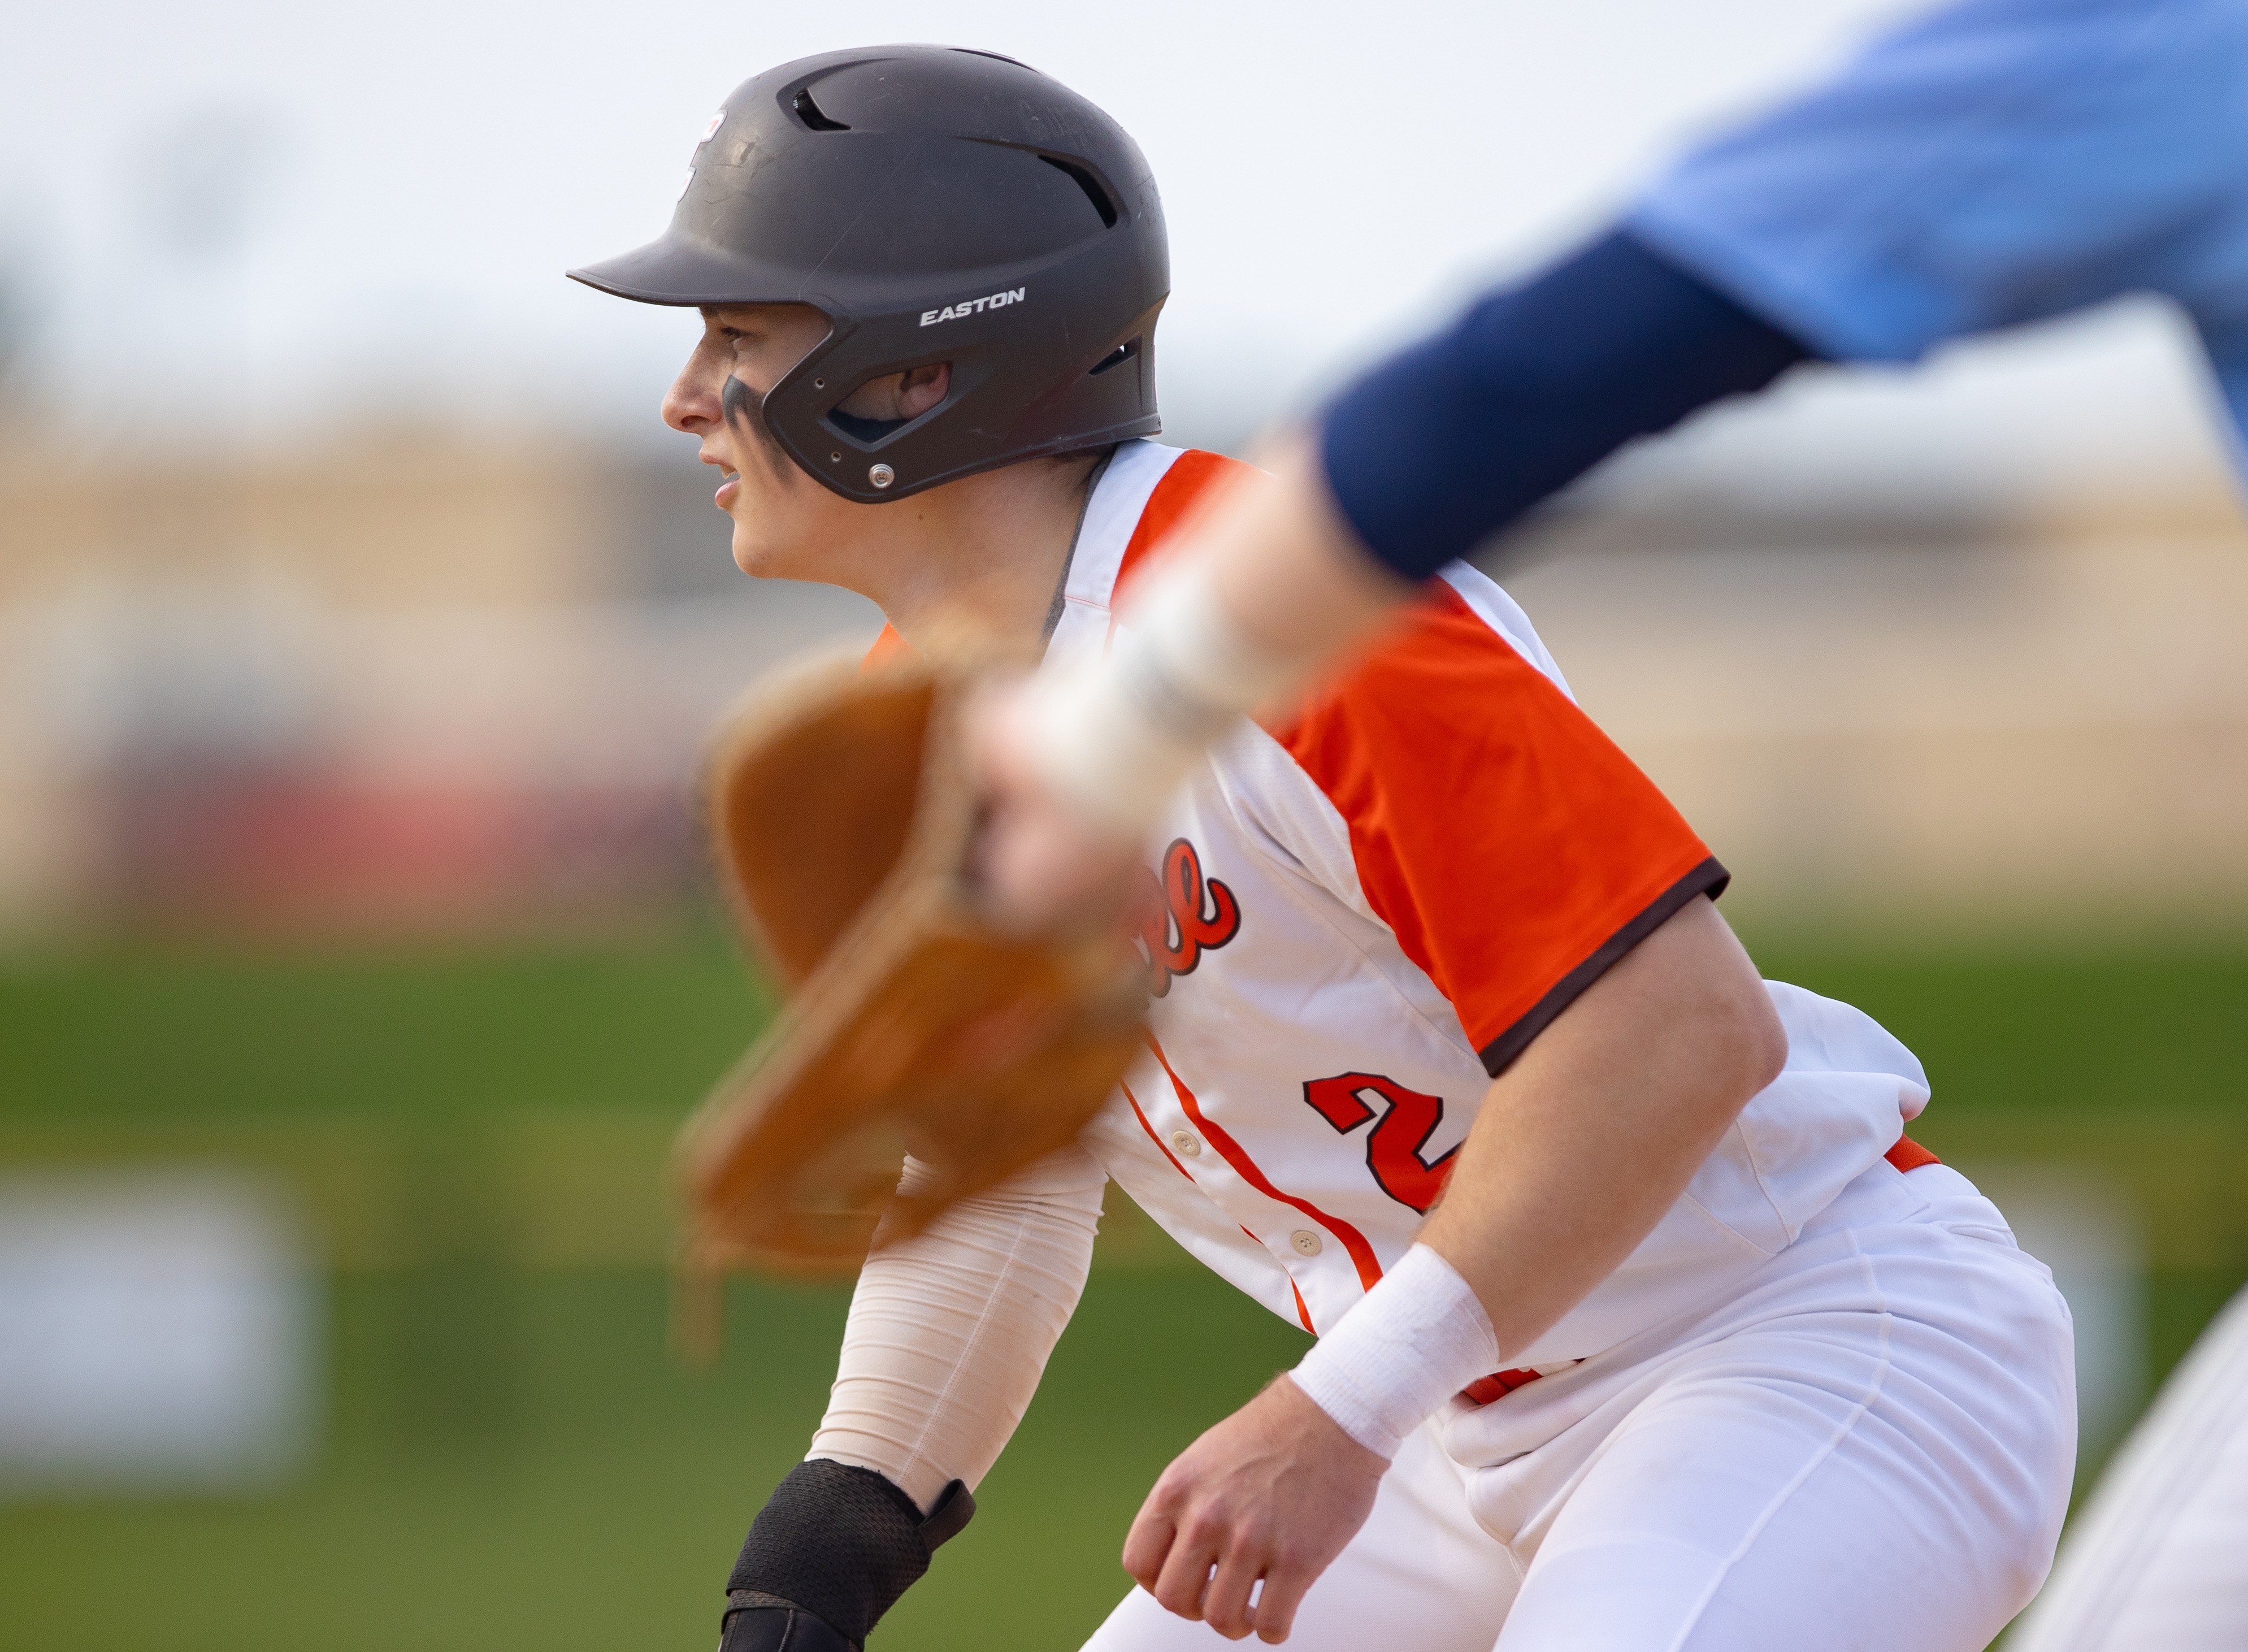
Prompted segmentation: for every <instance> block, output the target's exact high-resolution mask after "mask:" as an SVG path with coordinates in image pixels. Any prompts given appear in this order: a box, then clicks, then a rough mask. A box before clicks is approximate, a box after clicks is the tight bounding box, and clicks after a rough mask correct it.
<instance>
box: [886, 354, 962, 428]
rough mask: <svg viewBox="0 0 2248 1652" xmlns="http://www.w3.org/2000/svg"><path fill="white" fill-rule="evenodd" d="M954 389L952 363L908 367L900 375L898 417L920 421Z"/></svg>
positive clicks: (941, 362)
mask: <svg viewBox="0 0 2248 1652" xmlns="http://www.w3.org/2000/svg"><path fill="white" fill-rule="evenodd" d="M951 387H952V363H950V362H949V361H936V362H932V363H930V364H929V366H927V367H908V368H907V369H906V370H905V371H904V372H903V373H901V374H899V375H898V417H900V418H901V419H918V418H920V417H921V415H922V414H924V413H927V412H928V411H929V409H930V408H933V407H935V406H936V404H937V403H938V402H940V401H943V400H944V393H945V392H946V391H947V390H949V389H950V388H951Z"/></svg>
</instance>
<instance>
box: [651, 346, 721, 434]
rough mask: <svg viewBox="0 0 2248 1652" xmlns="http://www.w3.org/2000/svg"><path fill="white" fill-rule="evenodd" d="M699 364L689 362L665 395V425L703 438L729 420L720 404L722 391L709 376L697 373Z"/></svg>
mask: <svg viewBox="0 0 2248 1652" xmlns="http://www.w3.org/2000/svg"><path fill="white" fill-rule="evenodd" d="M696 365H697V364H696V363H695V362H692V361H689V363H688V364H687V366H686V367H685V368H683V369H682V371H681V373H680V374H679V376H678V377H677V378H676V379H674V380H672V381H671V387H670V388H669V389H668V390H667V391H665V392H664V393H663V422H664V423H666V424H668V425H669V426H670V427H671V428H673V429H675V430H680V431H684V432H685V433H686V434H687V435H702V434H703V433H704V432H706V431H709V430H714V429H716V428H718V427H719V426H720V425H721V424H722V423H723V422H724V418H725V414H724V409H723V408H722V407H721V406H720V404H719V400H718V387H717V385H716V382H715V381H713V380H711V379H710V375H709V374H700V373H697V372H696Z"/></svg>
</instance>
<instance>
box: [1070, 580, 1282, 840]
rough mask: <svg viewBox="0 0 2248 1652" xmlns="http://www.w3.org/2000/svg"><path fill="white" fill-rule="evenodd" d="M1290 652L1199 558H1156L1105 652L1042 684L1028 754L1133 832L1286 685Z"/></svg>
mask: <svg viewBox="0 0 2248 1652" xmlns="http://www.w3.org/2000/svg"><path fill="white" fill-rule="evenodd" d="M1296 663H1297V662H1295V661H1291V660H1288V659H1286V658H1285V657H1283V656H1282V655H1278V654H1277V653H1275V652H1273V651H1272V650H1271V649H1269V648H1265V646H1264V645H1263V644H1261V643H1259V642H1258V641H1256V640H1255V639H1254V638H1252V637H1251V636H1249V635H1248V634H1246V633H1245V632H1244V631H1243V630H1242V629H1241V627H1239V626H1238V625H1237V624H1236V623H1235V622H1234V620H1233V617H1232V615H1231V614H1229V613H1227V612H1226V610H1225V607H1224V606H1223V603H1221V602H1220V601H1219V600H1218V596H1217V589H1216V586H1214V584H1213V583H1212V581H1211V579H1210V573H1209V571H1208V569H1207V566H1205V565H1204V564H1203V562H1202V561H1201V560H1200V559H1190V560H1189V561H1187V562H1185V563H1183V564H1180V565H1175V566H1169V567H1166V568H1162V569H1161V570H1159V571H1158V572H1156V573H1155V575H1154V576H1153V577H1152V578H1151V579H1149V580H1148V583H1147V585H1146V586H1144V587H1143V588H1142V589H1141V593H1140V594H1139V596H1138V598H1137V599H1136V600H1134V602H1133V603H1132V605H1131V607H1130V609H1129V610H1128V612H1127V613H1126V614H1124V615H1123V616H1122V617H1121V620H1120V623H1119V628H1118V630H1117V632H1116V634H1115V636H1114V639H1113V641H1112V642H1111V644H1110V647H1109V649H1108V655H1107V658H1106V659H1105V660H1101V661H1097V662H1091V661H1089V662H1087V663H1086V665H1084V666H1082V667H1080V668H1077V669H1075V670H1064V671H1062V672H1060V673H1058V674H1057V677H1056V680H1055V681H1054V682H1052V685H1051V686H1049V687H1047V688H1046V689H1045V690H1044V691H1043V693H1042V694H1041V696H1040V697H1039V700H1038V703H1037V705H1036V709H1035V710H1034V712H1033V714H1032V719H1031V739H1032V741H1033V743H1034V744H1033V756H1034V758H1035V760H1036V762H1037V764H1038V768H1039V771H1040V772H1041V773H1042V774H1043V775H1044V776H1045V780H1046V783H1047V784H1048V785H1051V786H1052V787H1053V788H1054V790H1055V791H1057V792H1059V793H1060V794H1061V795H1062V796H1063V797H1065V798H1066V799H1069V800H1070V801H1071V802H1073V803H1074V804H1076V805H1078V806H1079V808H1081V809H1083V810H1085V812H1086V813H1088V814H1090V815H1092V816H1093V818H1094V819H1098V820H1100V822H1101V823H1102V824H1104V825H1106V826H1110V827H1112V828H1113V829H1114V830H1115V831H1116V832H1117V833H1119V834H1120V835H1122V836H1127V837H1137V836H1139V835H1140V834H1141V833H1143V832H1145V831H1146V830H1147V829H1148V827H1149V826H1153V825H1154V824H1155V820H1156V819H1157V817H1158V816H1160V815H1161V813H1162V810H1163V807H1164V805H1166V804H1168V803H1169V801H1170V796H1171V793H1172V792H1173V791H1174V790H1175V789H1176V788H1177V786H1178V784H1179V782H1180V781H1181V780H1182V779H1183V778H1186V775H1187V771H1189V770H1190V769H1191V768H1193V766H1194V765H1195V764H1196V761H1197V760H1198V759H1199V758H1200V757H1201V756H1202V754H1203V751H1205V750H1206V749H1208V747H1209V745H1210V742H1211V741H1213V740H1215V739H1216V738H1217V737H1218V736H1219V735H1221V734H1223V732H1224V731H1225V729H1226V726H1227V725H1228V724H1229V723H1231V722H1232V721H1233V720H1234V719H1235V718H1236V717H1237V716H1241V715H1243V714H1244V712H1248V711H1251V710H1253V709H1256V707H1257V706H1258V704H1259V703H1262V702H1264V701H1265V700H1266V699H1268V698H1269V697H1271V696H1272V695H1273V694H1274V693H1276V692H1278V690H1279V689H1282V688H1285V686H1286V685H1287V683H1288V682H1289V680H1290V679H1291V678H1292V677H1293V676H1294V675H1295V674H1296Z"/></svg>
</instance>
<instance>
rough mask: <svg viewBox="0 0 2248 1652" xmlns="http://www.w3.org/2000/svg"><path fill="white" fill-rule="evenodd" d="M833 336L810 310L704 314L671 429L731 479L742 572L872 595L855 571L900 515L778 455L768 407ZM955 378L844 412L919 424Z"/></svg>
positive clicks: (724, 486)
mask: <svg viewBox="0 0 2248 1652" xmlns="http://www.w3.org/2000/svg"><path fill="white" fill-rule="evenodd" d="M826 336H827V318H826V316H824V315H822V314H820V312H819V311H817V310H814V309H812V308H811V307H810V306H809V305H800V304H745V305H725V306H723V307H717V308H712V309H708V310H705V311H704V312H702V338H701V339H698V340H697V341H696V346H695V351H694V353H693V354H691V355H689V357H688V358H687V366H686V367H685V368H683V369H682V371H681V373H680V374H679V377H678V379H677V380H676V381H675V382H674V383H673V385H672V387H671V389H670V392H669V394H667V395H666V396H665V397H664V399H663V420H664V422H665V423H666V424H668V425H669V426H670V427H671V428H673V429H675V430H683V431H685V432H687V433H688V434H689V435H695V436H699V437H701V438H702V463H705V464H708V465H713V466H716V467H717V468H718V469H719V470H722V471H723V472H724V477H725V479H724V480H723V481H722V482H721V483H719V484H718V490H717V492H716V496H715V500H716V504H717V506H718V508H719V509H720V510H721V511H724V512H725V513H726V514H727V515H728V516H730V517H731V518H733V519H734V561H735V562H736V564H737V565H738V566H740V568H741V570H742V572H744V573H750V574H755V575H757V576H758V577H759V578H761V579H821V580H826V581H827V582H828V583H830V584H834V585H848V586H853V587H854V588H861V589H863V588H865V587H864V586H863V584H862V581H861V579H860V578H859V577H854V576H855V575H857V573H858V572H859V571H858V570H855V569H854V568H853V566H852V564H853V561H854V559H856V558H858V557H860V556H870V555H874V554H875V553H876V545H875V543H874V541H876V540H879V539H880V538H882V537H883V536H881V535H879V534H874V533H872V532H870V530H873V529H874V528H875V527H876V525H877V524H881V523H888V524H890V525H892V526H895V525H896V518H895V515H894V510H893V511H891V513H890V514H888V515H885V514H883V513H884V511H885V507H883V506H881V505H871V504H856V503H854V502H853V501H851V500H849V499H846V498H843V497H840V495H837V494H834V493H831V492H829V491H828V490H826V488H824V487H822V486H820V485H819V483H817V482H814V481H813V480H812V478H811V477H810V476H806V475H805V474H804V472H803V470H801V469H800V468H798V465H797V463H796V462H795V461H794V460H792V459H791V458H790V457H789V456H787V455H786V454H785V453H784V452H782V451H781V449H779V448H778V446H776V445H775V443H774V442H773V440H772V437H771V435H768V434H767V433H766V430H765V428H764V421H763V420H761V419H760V418H759V417H758V416H757V400H758V398H760V397H762V396H763V395H764V393H765V392H766V391H768V390H770V389H771V388H772V387H773V386H774V385H775V384H776V383H778V381H779V380H780V378H781V375H782V374H785V373H786V372H787V371H788V370H789V369H790V368H791V367H794V366H795V365H796V364H797V363H798V362H799V361H801V360H804V357H805V353H806V352H807V351H809V350H811V349H812V347H813V346H815V345H817V344H818V343H819V341H820V340H821V339H824V338H826ZM949 380H950V374H949V368H948V367H943V366H938V367H916V368H915V369H914V370H913V371H912V372H910V373H904V374H894V375H892V376H891V377H889V378H888V379H883V380H877V381H875V382H874V383H872V384H867V385H865V386H862V387H860V389H859V390H858V391H857V392H856V393H855V394H853V395H852V396H851V397H850V398H849V399H847V400H846V401H845V402H844V403H843V407H844V409H845V410H846V412H850V413H853V414H856V415H859V416H860V417H863V418H871V419H901V418H913V417H915V416H916V415H919V414H922V413H924V412H926V411H928V410H929V408H933V407H935V406H936V404H937V403H938V402H939V401H942V400H943V399H944V393H945V390H946V389H947V387H948V386H949Z"/></svg>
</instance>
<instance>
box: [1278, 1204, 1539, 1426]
mask: <svg viewBox="0 0 2248 1652" xmlns="http://www.w3.org/2000/svg"><path fill="white" fill-rule="evenodd" d="M1499 1363H1500V1361H1499V1354H1498V1336H1497V1335H1496V1334H1495V1333H1493V1332H1492V1330H1491V1316H1490V1315H1489V1314H1487V1313H1484V1308H1483V1304H1482V1303H1481V1302H1479V1301H1477V1299H1476V1293H1475V1292H1473V1291H1471V1290H1470V1289H1469V1288H1468V1282H1467V1281H1466V1280H1465V1279H1463V1278H1460V1276H1459V1273H1458V1272H1457V1271H1456V1269H1455V1268H1454V1267H1453V1266H1452V1265H1451V1264H1450V1263H1449V1262H1447V1261H1445V1260H1444V1258H1442V1257H1440V1256H1438V1255H1437V1254H1436V1252H1435V1251H1431V1250H1430V1249H1429V1247H1428V1246H1427V1245H1425V1244H1416V1245H1415V1246H1414V1247H1413V1248H1412V1249H1411V1250H1410V1251H1407V1252H1406V1254H1405V1259H1404V1260H1403V1261H1402V1262H1400V1263H1399V1264H1398V1265H1396V1266H1395V1267H1394V1268H1392V1269H1390V1270H1389V1272H1388V1273H1387V1274H1385V1275H1383V1276H1382V1278H1381V1281H1380V1283H1378V1284H1377V1285H1374V1289H1372V1290H1371V1291H1369V1292H1367V1293H1366V1298H1365V1299H1364V1300H1363V1301H1361V1302H1360V1303H1359V1304H1358V1305H1357V1306H1355V1307H1354V1308H1352V1309H1351V1311H1350V1312H1349V1313H1346V1314H1344V1315H1343V1317H1342V1321H1341V1323H1340V1324H1339V1325H1337V1326H1335V1328H1334V1329H1333V1330H1332V1331H1330V1332H1328V1333H1326V1335H1325V1336H1323V1337H1321V1338H1320V1339H1319V1341H1318V1342H1317V1343H1315V1344H1314V1345H1313V1346H1312V1351H1311V1352H1310V1353H1309V1354H1306V1355H1304V1357H1303V1360H1302V1361H1301V1362H1300V1363H1299V1364H1298V1365H1297V1367H1296V1368H1295V1369H1294V1370H1293V1371H1292V1372H1290V1373H1289V1377H1290V1380H1291V1381H1293V1382H1294V1383H1295V1385H1296V1386H1297V1387H1298V1388H1301V1389H1302V1390H1303V1391H1304V1392H1305V1393H1306V1394H1307V1395H1310V1396H1311V1398H1312V1402H1313V1403H1314V1404H1316V1405H1317V1406H1318V1407H1319V1409H1320V1410H1322V1411H1324V1412H1326V1414H1327V1415H1328V1416H1331V1417H1333V1419H1334V1420H1335V1422H1336V1423H1337V1424H1338V1425H1339V1426H1340V1428H1341V1429H1342V1431H1343V1432H1344V1433H1345V1434H1347V1435H1348V1436H1350V1437H1351V1438H1352V1439H1354V1440H1355V1441H1357V1442H1358V1443H1360V1445H1362V1446H1364V1447H1365V1448H1366V1449H1367V1450H1369V1451H1372V1452H1374V1453H1375V1454H1376V1455H1377V1456H1379V1457H1382V1458H1383V1459H1384V1460H1387V1459H1388V1458H1390V1457H1395V1456H1396V1455H1397V1450H1398V1448H1399V1447H1400V1446H1402V1445H1403V1444H1404V1443H1405V1436H1407V1435H1408V1434H1410V1433H1412V1431H1413V1430H1414V1429H1417V1428H1419V1427H1420V1426H1421V1424H1422V1422H1426V1421H1427V1420H1428V1419H1429V1416H1432V1415H1433V1414H1434V1413H1435V1412H1436V1409H1438V1408H1439V1407H1441V1406H1442V1405H1443V1403H1444V1402H1446V1401H1447V1400H1450V1398H1451V1397H1452V1396H1453V1395H1456V1394H1457V1393H1458V1392H1459V1391H1460V1390H1461V1389H1462V1388H1465V1387H1467V1385H1468V1384H1469V1383H1470V1382H1472V1381H1475V1380H1476V1379H1477V1377H1480V1376H1486V1375H1488V1374H1491V1372H1493V1371H1496V1370H1498V1368H1499Z"/></svg>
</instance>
